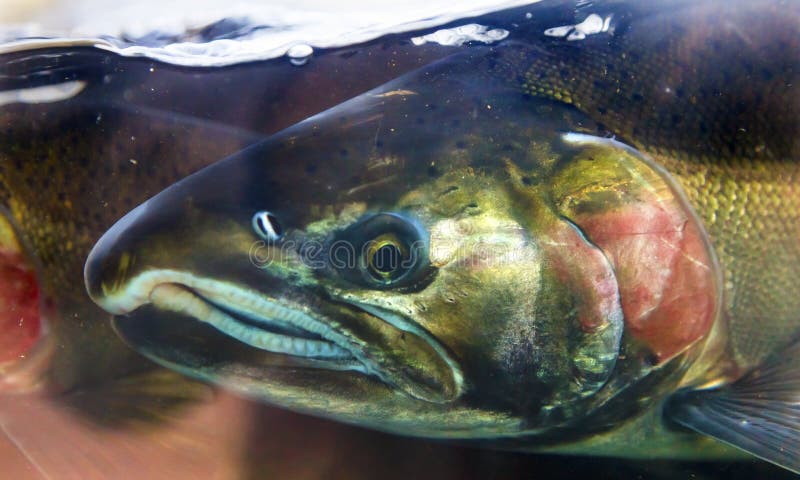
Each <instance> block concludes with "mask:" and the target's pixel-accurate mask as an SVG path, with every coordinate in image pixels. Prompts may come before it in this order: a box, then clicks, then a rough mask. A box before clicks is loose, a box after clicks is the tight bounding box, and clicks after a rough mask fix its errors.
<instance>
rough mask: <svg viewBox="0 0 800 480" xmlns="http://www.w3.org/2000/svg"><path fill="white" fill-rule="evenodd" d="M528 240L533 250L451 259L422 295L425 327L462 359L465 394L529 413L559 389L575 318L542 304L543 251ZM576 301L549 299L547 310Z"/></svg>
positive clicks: (475, 403) (476, 403) (474, 401)
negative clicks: (539, 253)
mask: <svg viewBox="0 0 800 480" xmlns="http://www.w3.org/2000/svg"><path fill="white" fill-rule="evenodd" d="M520 248H521V249H525V248H530V249H531V251H530V252H528V253H530V255H525V254H524V253H525V252H518V254H519V255H517V256H516V257H503V258H486V257H483V258H481V259H480V261H478V260H476V259H475V258H460V259H459V260H457V261H454V262H452V263H451V264H448V265H446V266H444V268H443V269H442V270H441V271H440V272H439V274H438V276H437V280H436V281H435V282H434V284H432V285H431V286H430V287H429V288H428V289H427V291H426V292H424V294H422V295H421V297H422V298H419V299H418V300H417V303H418V304H420V305H425V312H424V313H425V314H424V316H423V317H422V318H421V320H420V322H421V323H422V325H423V327H425V328H427V329H428V330H429V331H431V332H432V333H433V334H434V335H435V336H436V337H437V338H438V339H440V340H441V341H442V343H443V344H444V345H445V346H446V347H447V348H448V349H450V350H451V351H453V353H454V356H455V357H456V358H457V359H458V362H459V365H460V366H461V368H462V370H463V372H464V375H465V379H466V383H467V385H468V388H467V391H466V393H465V396H464V398H463V401H464V402H465V403H467V404H468V405H469V406H470V407H474V408H480V409H485V410H491V411H503V412H508V413H512V414H514V415H527V414H529V412H531V411H538V410H539V409H540V408H541V406H542V405H543V404H544V403H546V402H545V400H544V399H545V398H549V397H552V396H553V395H554V391H555V390H557V389H558V382H557V381H555V379H556V378H557V377H559V374H558V373H557V372H556V371H555V370H556V369H557V368H558V366H560V365H568V364H569V362H568V361H567V360H568V359H567V358H566V356H567V355H568V351H567V342H565V341H563V340H560V339H563V338H564V336H565V335H567V333H568V332H567V330H568V326H567V324H566V323H565V322H560V321H556V320H555V315H552V314H549V315H547V314H545V312H543V311H542V303H541V300H540V297H541V295H542V287H543V279H542V265H541V262H540V259H539V258H537V257H536V255H535V254H534V253H533V248H532V247H531V246H527V247H520ZM551 296H552V295H551ZM547 302H549V299H548V300H547ZM562 303H563V302H562ZM569 308H570V306H569V305H566V304H564V305H556V304H555V303H553V302H549V303H548V308H547V309H546V310H547V313H551V312H552V311H553V310H558V309H560V310H563V311H568V310H569ZM547 319H552V320H551V321H550V324H545V323H546V322H544V320H547Z"/></svg>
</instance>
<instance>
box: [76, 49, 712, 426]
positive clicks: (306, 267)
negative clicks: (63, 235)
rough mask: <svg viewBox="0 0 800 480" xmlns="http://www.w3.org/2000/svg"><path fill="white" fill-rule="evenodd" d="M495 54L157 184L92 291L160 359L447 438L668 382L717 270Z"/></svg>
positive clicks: (679, 209)
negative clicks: (525, 91) (499, 68)
mask: <svg viewBox="0 0 800 480" xmlns="http://www.w3.org/2000/svg"><path fill="white" fill-rule="evenodd" d="M491 58H492V57H491V51H490V50H485V49H479V48H475V49H471V50H470V51H469V52H468V53H466V54H460V55H457V56H454V57H453V58H451V59H448V60H447V61H443V62H439V63H437V64H433V65H431V66H429V67H426V68H425V69H422V70H420V71H417V72H414V73H412V74H409V75H406V76H403V77H401V78H399V79H397V80H395V81H393V82H390V83H388V84H386V85H384V86H382V87H380V88H378V89H375V90H373V91H370V92H367V93H365V94H363V95H361V96H359V97H356V98H354V99H352V100H350V101H348V102H345V103H343V104H341V105H339V106H337V107H335V108H333V109H331V110H328V111H326V112H323V113H321V114H319V115H317V116H314V117H312V118H309V119H307V120H305V121H304V122H301V123H299V124H297V125H295V126H294V127H291V128H289V129H287V130H285V131H283V132H281V133H279V134H277V135H275V136H274V137H272V138H270V139H268V140H267V141H265V142H263V143H260V144H257V145H254V146H252V147H250V148H248V149H246V150H244V151H242V152H240V153H238V154H236V155H234V156H232V157H230V158H228V159H225V160H223V161H220V162H219V163H217V164H215V165H213V166H211V167H208V168H206V169H205V170H202V171H200V172H198V173H197V174H195V175H192V176H190V177H188V178H186V179H185V180H183V181H181V182H179V183H177V184H175V185H173V186H172V187H170V188H168V189H167V190H165V191H164V192H162V193H160V194H159V195H157V196H156V197H154V198H152V199H151V200H149V201H148V202H146V203H145V204H143V205H141V206H140V207H138V208H137V209H135V210H134V211H132V212H131V213H129V214H128V215H127V216H125V217H124V218H123V219H121V220H120V221H119V222H118V223H117V224H116V225H114V226H113V227H112V228H111V229H110V230H109V231H108V232H107V233H106V234H105V235H104V236H103V237H102V238H101V240H100V241H99V242H98V244H97V245H96V246H95V248H94V249H93V251H92V252H91V254H90V256H89V259H88V261H87V264H86V271H85V276H86V285H87V289H88V291H89V293H90V295H91V296H92V298H93V299H94V300H95V301H96V302H97V303H98V304H99V305H100V306H101V307H103V308H105V309H106V310H108V311H109V312H112V313H114V314H115V315H117V317H116V320H115V322H116V328H117V330H118V332H119V333H120V335H121V336H122V337H123V338H124V339H125V340H126V341H127V342H128V343H129V344H130V345H132V346H133V347H134V348H136V349H137V350H139V351H140V352H142V353H143V354H145V355H147V356H148V357H150V358H152V359H154V360H155V361H157V362H159V363H162V364H164V365H166V366H168V367H171V368H174V369H177V370H179V371H181V372H183V373H186V374H189V375H193V376H196V377H200V378H203V379H206V380H210V381H213V382H216V383H218V384H221V385H223V386H225V387H227V388H231V389H234V390H237V391H239V392H242V393H245V394H247V395H251V396H255V397H258V398H261V399H264V400H266V401H269V402H273V403H277V404H280V405H284V406H287V407H290V408H294V409H298V410H301V411H305V412H311V413H315V414H318V415H322V416H327V417H332V418H335V419H339V420H343V421H347V422H351V423H357V424H360V425H365V426H370V427H373V428H379V429H383V430H390V431H395V432H400V433H405V434H412V435H426V436H438V437H450V438H452V437H458V438H475V437H488V436H516V435H523V434H530V433H532V432H542V431H545V430H552V431H559V429H561V428H567V427H568V426H569V425H571V424H572V423H574V421H575V420H577V419H590V418H594V417H597V419H598V420H597V421H596V422H594V423H593V422H591V421H589V422H587V423H586V425H587V427H586V432H588V431H590V430H591V428H605V425H607V424H608V422H609V420H608V415H612V416H613V415H616V413H614V412H617V410H615V407H614V405H615V403H614V402H620V401H621V400H620V399H622V398H624V397H625V396H624V395H620V394H621V393H623V392H626V391H628V390H630V389H632V388H633V387H636V388H637V389H638V390H637V391H638V392H639V393H641V392H642V391H643V390H644V391H646V393H648V394H651V397H653V398H655V396H657V395H656V394H657V393H660V392H665V391H667V390H668V389H669V388H671V387H672V386H673V385H674V384H675V382H677V381H678V378H679V377H680V374H681V372H682V370H683V369H684V365H685V362H683V360H685V359H687V358H689V357H690V356H691V354H692V352H694V351H695V350H696V349H695V348H693V347H696V346H698V345H700V344H701V343H702V342H700V340H702V339H703V338H704V337H705V336H706V335H707V333H708V331H709V329H710V327H711V325H712V323H713V322H714V320H715V318H716V315H717V309H718V304H719V279H718V275H719V269H718V268H717V266H716V263H715V261H714V258H713V255H712V254H711V251H710V249H709V245H708V242H707V239H706V237H705V233H704V231H703V229H702V227H701V225H700V224H699V222H698V221H697V219H696V218H695V216H694V214H693V213H692V211H691V209H690V208H689V206H688V204H687V203H686V201H685V199H684V197H683V195H682V194H681V192H680V190H679V188H678V187H677V186H676V185H675V183H674V182H673V181H672V180H671V179H670V178H669V176H668V175H667V174H666V173H665V172H664V171H663V170H661V169H660V168H659V167H658V166H656V165H654V164H653V163H652V162H650V161H649V160H648V159H646V158H644V157H643V156H642V155H640V154H639V153H638V152H636V151H634V150H633V149H631V148H628V147H626V146H624V145H622V144H620V143H618V142H615V141H612V140H607V139H601V138H597V137H595V136H592V135H591V134H592V133H596V132H597V128H596V126H594V124H593V123H592V122H591V121H589V120H588V119H587V118H586V117H584V116H582V115H581V114H580V113H578V112H577V111H575V110H574V109H572V108H570V107H567V106H564V105H561V104H558V103H554V102H550V101H547V100H541V99H533V98H530V97H527V96H525V95H522V94H520V93H519V92H518V91H517V89H516V88H515V86H514V85H507V84H505V83H503V82H502V81H499V80H496V79H494V78H492V77H491V76H490V74H489V73H488V72H489V71H490V69H489V68H488V64H490V63H491ZM579 132H580V133H579ZM278 231H280V234H278ZM655 371H658V372H661V373H659V375H658V379H659V381H658V382H656V381H652V382H649V383H648V382H645V383H646V385H645V386H641V385H640V384H641V383H642V381H643V379H645V378H646V377H648V375H649V374H651V373H652V372H655ZM644 406H645V405H644V404H643V405H640V406H639V407H638V408H644ZM629 410H630V409H629V408H626V409H625V412H629ZM609 411H611V412H612V413H609ZM619 414H620V415H621V414H622V413H619ZM626 414H627V413H626ZM584 434H585V433H584Z"/></svg>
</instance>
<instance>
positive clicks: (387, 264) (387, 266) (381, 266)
mask: <svg viewBox="0 0 800 480" xmlns="http://www.w3.org/2000/svg"><path fill="white" fill-rule="evenodd" d="M401 257H402V253H401V252H400V249H399V248H397V246H395V245H384V246H382V247H381V248H379V249H378V251H376V252H375V253H374V254H373V255H372V265H373V267H375V270H377V271H378V272H380V273H391V272H394V271H395V270H397V269H398V268H399V267H400V261H401Z"/></svg>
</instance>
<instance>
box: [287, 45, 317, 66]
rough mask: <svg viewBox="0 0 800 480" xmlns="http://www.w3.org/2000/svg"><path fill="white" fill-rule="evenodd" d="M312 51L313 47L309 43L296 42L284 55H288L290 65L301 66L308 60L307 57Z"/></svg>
mask: <svg viewBox="0 0 800 480" xmlns="http://www.w3.org/2000/svg"><path fill="white" fill-rule="evenodd" d="M312 53H314V49H313V48H311V46H310V45H306V44H302V43H301V44H298V45H293V46H292V47H291V48H289V50H287V51H286V56H287V57H289V61H290V62H291V63H292V65H295V66H298V67H299V66H301V65H305V64H306V63H307V62H308V59H309V58H310V57H311V54H312Z"/></svg>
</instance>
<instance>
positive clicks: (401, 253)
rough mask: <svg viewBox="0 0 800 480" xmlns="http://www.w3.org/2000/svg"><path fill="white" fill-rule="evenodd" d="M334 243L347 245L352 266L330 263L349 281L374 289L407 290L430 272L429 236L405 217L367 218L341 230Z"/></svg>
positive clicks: (380, 215)
mask: <svg viewBox="0 0 800 480" xmlns="http://www.w3.org/2000/svg"><path fill="white" fill-rule="evenodd" d="M335 240H336V241H335V242H334V243H335V244H337V245H348V246H349V247H348V248H346V249H344V251H351V252H353V253H354V254H355V257H354V258H355V259H356V262H355V263H353V262H348V261H337V262H334V263H333V264H332V266H333V267H334V268H336V271H337V272H338V273H339V274H340V275H342V277H343V278H345V279H347V280H348V281H351V282H354V283H359V284H363V285H365V286H367V287H369V288H377V289H387V288H408V287H413V286H415V285H418V284H419V282H420V281H421V280H422V279H423V278H427V277H426V275H427V274H428V273H431V270H430V268H429V267H430V262H429V260H428V233H427V232H426V231H425V229H424V227H423V226H422V224H421V223H420V222H418V221H417V220H415V219H414V218H411V217H408V216H406V215H405V214H402V213H395V212H381V213H376V214H373V215H369V216H366V217H364V218H362V219H361V220H359V221H357V222H356V223H354V224H352V225H350V226H349V227H347V228H346V229H344V230H342V231H340V232H339V233H338V234H337V238H336V239H335ZM351 249H354V250H351ZM337 260H344V259H343V258H338V257H337Z"/></svg>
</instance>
